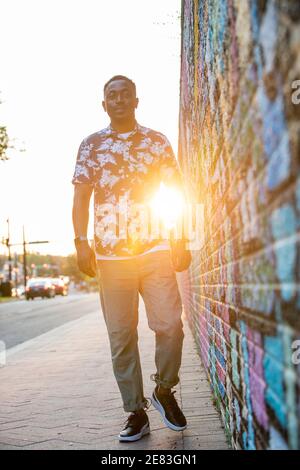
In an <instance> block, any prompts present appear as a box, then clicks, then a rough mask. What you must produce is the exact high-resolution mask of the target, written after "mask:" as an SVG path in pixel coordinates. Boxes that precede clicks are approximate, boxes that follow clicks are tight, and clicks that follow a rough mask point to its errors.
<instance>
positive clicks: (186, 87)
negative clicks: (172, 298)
mask: <svg viewBox="0 0 300 470" xmlns="http://www.w3.org/2000/svg"><path fill="white" fill-rule="evenodd" d="M299 79H300V2H299V1H298V0H295V1H292V0H290V1H285V0H280V1H279V0H207V1H204V0H203V1H201V0H183V1H182V54H181V89H180V129H179V134H180V138H179V152H178V154H179V160H180V163H181V166H182V168H183V172H184V175H185V177H186V180H187V181H188V183H189V184H188V185H187V186H188V188H189V197H190V199H191V201H192V202H193V203H201V204H204V213H205V218H204V227H203V230H204V244H203V247H202V248H201V249H200V250H199V251H194V252H193V262H192V266H191V268H190V270H189V274H188V278H187V277H186V278H185V279H184V283H183V298H184V305H185V311H186V314H187V316H188V318H189V322H190V325H191V328H192V330H193V333H194V336H195V340H196V342H197V345H198V348H199V351H200V354H201V357H202V361H203V364H204V366H205V368H206V370H207V373H208V376H209V379H210V383H211V387H212V390H213V393H214V396H215V398H216V402H217V405H218V407H219V410H220V413H221V415H222V419H223V421H224V424H225V427H226V430H227V432H228V434H229V435H230V436H231V439H232V444H233V446H234V447H235V448H243V449H287V448H290V449H299V448H300V426H299V422H300V393H299V391H300V387H299V385H300V366H299V364H297V363H295V361H293V359H292V358H293V352H294V349H293V344H294V341H295V340H297V339H298V340H299V339H300V172H299V165H300V104H297V103H295V101H294V102H293V100H292V93H293V91H294V90H293V83H294V82H295V81H296V80H299Z"/></svg>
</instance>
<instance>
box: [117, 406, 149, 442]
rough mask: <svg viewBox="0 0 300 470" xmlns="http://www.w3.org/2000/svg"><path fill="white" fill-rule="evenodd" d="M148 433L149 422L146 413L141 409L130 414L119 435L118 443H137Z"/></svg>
mask: <svg viewBox="0 0 300 470" xmlns="http://www.w3.org/2000/svg"><path fill="white" fill-rule="evenodd" d="M149 433H150V426H149V420H148V416H147V414H146V412H145V411H144V410H143V409H142V410H139V411H134V412H133V413H131V414H130V415H129V416H128V418H127V421H126V424H125V427H124V429H123V430H122V431H121V432H120V434H119V441H120V442H133V441H138V440H139V439H141V438H142V437H143V436H145V435H146V434H149Z"/></svg>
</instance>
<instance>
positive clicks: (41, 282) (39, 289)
mask: <svg viewBox="0 0 300 470" xmlns="http://www.w3.org/2000/svg"><path fill="white" fill-rule="evenodd" d="M25 295H26V299H27V300H29V299H32V300H33V299H34V298H35V297H42V298H44V297H48V298H49V299H50V298H52V297H55V287H54V285H53V284H52V282H51V280H50V279H46V278H39V279H29V281H28V284H27V286H26V293H25Z"/></svg>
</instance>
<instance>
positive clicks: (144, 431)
mask: <svg viewBox="0 0 300 470" xmlns="http://www.w3.org/2000/svg"><path fill="white" fill-rule="evenodd" d="M149 433H150V426H149V423H146V424H145V426H143V427H142V429H141V432H139V433H138V434H135V435H134V436H127V437H126V436H121V435H120V434H119V436H118V438H119V441H120V442H134V441H138V440H139V439H142V437H143V436H146V435H147V434H149Z"/></svg>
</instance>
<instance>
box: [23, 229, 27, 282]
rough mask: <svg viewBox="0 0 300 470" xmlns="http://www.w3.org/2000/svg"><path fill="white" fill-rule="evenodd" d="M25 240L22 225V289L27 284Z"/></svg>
mask: <svg viewBox="0 0 300 470" xmlns="http://www.w3.org/2000/svg"><path fill="white" fill-rule="evenodd" d="M26 256H27V253H26V240H25V229H24V225H23V273H24V290H25V289H26V285H27V260H26Z"/></svg>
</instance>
